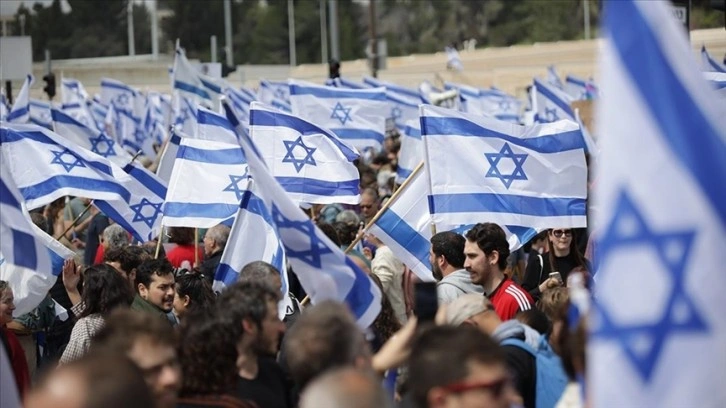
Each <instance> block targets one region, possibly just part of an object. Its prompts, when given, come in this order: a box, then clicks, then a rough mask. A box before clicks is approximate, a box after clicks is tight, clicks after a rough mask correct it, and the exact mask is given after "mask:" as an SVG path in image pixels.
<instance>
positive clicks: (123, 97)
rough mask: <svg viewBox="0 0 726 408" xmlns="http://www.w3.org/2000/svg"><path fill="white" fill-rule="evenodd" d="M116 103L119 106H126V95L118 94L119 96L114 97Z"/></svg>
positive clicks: (127, 99)
mask: <svg viewBox="0 0 726 408" xmlns="http://www.w3.org/2000/svg"><path fill="white" fill-rule="evenodd" d="M116 103H117V104H118V105H119V106H126V105H128V104H129V96H128V94H125V93H122V94H119V96H117V97H116Z"/></svg>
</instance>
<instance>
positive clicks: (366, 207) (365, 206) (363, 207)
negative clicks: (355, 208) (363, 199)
mask: <svg viewBox="0 0 726 408" xmlns="http://www.w3.org/2000/svg"><path fill="white" fill-rule="evenodd" d="M360 208H361V209H365V210H367V209H369V208H373V204H369V205H364V204H361V205H360Z"/></svg>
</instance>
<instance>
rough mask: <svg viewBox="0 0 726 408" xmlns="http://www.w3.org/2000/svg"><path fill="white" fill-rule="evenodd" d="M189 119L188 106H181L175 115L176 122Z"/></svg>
mask: <svg viewBox="0 0 726 408" xmlns="http://www.w3.org/2000/svg"><path fill="white" fill-rule="evenodd" d="M188 119H189V108H182V109H181V110H180V111H179V116H177V120H178V123H184V122H186V121H187V120H188Z"/></svg>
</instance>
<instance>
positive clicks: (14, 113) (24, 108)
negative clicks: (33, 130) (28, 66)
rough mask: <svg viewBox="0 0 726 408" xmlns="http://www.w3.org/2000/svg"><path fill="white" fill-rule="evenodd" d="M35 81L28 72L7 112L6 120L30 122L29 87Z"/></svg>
mask: <svg viewBox="0 0 726 408" xmlns="http://www.w3.org/2000/svg"><path fill="white" fill-rule="evenodd" d="M33 82H35V79H34V78H33V76H32V75H30V74H28V76H26V77H25V82H23V87H22V88H20V92H18V97H17V98H16V99H15V103H14V104H13V108H12V109H11V110H10V113H8V117H7V121H8V122H10V123H28V122H30V87H31V86H32V85H33Z"/></svg>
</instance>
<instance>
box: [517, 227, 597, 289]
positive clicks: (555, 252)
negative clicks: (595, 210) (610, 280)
mask: <svg viewBox="0 0 726 408" xmlns="http://www.w3.org/2000/svg"><path fill="white" fill-rule="evenodd" d="M547 240H548V244H549V245H548V250H547V251H546V252H545V253H543V254H542V255H539V254H533V255H531V256H530V257H529V262H528V264H527V270H526V272H525V274H524V280H523V281H522V287H523V288H524V289H526V290H527V291H528V292H529V294H530V295H532V297H533V298H534V300H538V299H539V298H540V295H541V294H542V292H544V291H545V290H547V289H549V288H554V287H558V286H564V285H565V284H566V282H567V276H568V275H569V274H570V271H572V270H573V269H575V268H577V267H583V268H585V269H587V270H588V271H589V270H590V262H589V261H588V260H587V259H585V258H584V257H583V256H582V254H581V253H580V251H579V250H578V248H577V237H576V236H575V233H574V230H572V229H569V228H556V229H550V230H549V231H548V232H547ZM553 272H559V274H560V278H559V279H557V278H556V277H550V273H553Z"/></svg>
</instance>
